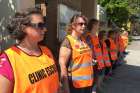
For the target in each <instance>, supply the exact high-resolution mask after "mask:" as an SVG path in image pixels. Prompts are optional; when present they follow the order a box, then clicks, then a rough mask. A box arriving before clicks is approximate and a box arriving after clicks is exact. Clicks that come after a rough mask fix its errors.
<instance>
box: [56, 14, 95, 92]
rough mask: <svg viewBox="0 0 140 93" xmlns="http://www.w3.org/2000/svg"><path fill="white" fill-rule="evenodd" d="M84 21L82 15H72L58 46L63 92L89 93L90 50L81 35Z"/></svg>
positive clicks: (90, 87) (90, 74)
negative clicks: (64, 36)
mask: <svg viewBox="0 0 140 93" xmlns="http://www.w3.org/2000/svg"><path fill="white" fill-rule="evenodd" d="M86 22H87V21H86V18H85V17H84V16H83V15H74V16H73V17H72V19H71V21H70V24H69V25H68V29H67V31H68V33H69V34H68V35H67V36H66V38H65V39H64V41H63V42H62V44H61V47H60V55H59V63H60V68H61V80H62V84H63V86H65V88H64V90H65V93H91V89H92V84H93V68H92V51H91V49H90V47H89V46H88V44H87V43H86V41H85V39H84V38H83V36H82V34H83V33H84V30H85V27H86Z"/></svg>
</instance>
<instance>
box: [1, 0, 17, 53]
mask: <svg viewBox="0 0 140 93" xmlns="http://www.w3.org/2000/svg"><path fill="white" fill-rule="evenodd" d="M16 7H17V3H16V0H0V12H1V13H0V51H2V50H3V49H5V48H8V47H9V46H10V45H11V44H13V43H14V42H15V41H14V40H11V39H10V38H9V35H8V32H7V30H6V24H7V21H8V20H7V19H8V18H9V17H10V16H12V15H13V14H14V13H15V12H16Z"/></svg>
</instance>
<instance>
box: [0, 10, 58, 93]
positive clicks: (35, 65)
mask: <svg viewBox="0 0 140 93" xmlns="http://www.w3.org/2000/svg"><path fill="white" fill-rule="evenodd" d="M8 30H9V32H10V35H11V37H12V38H14V39H16V40H17V41H18V43H17V44H16V45H13V46H12V47H10V48H8V49H6V50H5V51H4V52H3V53H2V54H1V55H0V93H57V92H58V88H59V78H58V71H57V68H56V65H55V61H54V59H53V55H52V53H51V51H50V50H49V49H48V48H47V47H45V46H43V45H40V44H39V42H40V41H42V40H43V38H44V34H45V32H46V26H45V23H44V21H43V16H42V14H41V12H40V11H39V10H37V9H29V10H27V11H25V12H23V13H16V14H15V16H14V17H12V18H11V20H10V22H9V24H8Z"/></svg>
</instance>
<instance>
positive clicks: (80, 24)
mask: <svg viewBox="0 0 140 93" xmlns="http://www.w3.org/2000/svg"><path fill="white" fill-rule="evenodd" d="M77 25H79V26H83V25H84V26H87V24H86V23H77Z"/></svg>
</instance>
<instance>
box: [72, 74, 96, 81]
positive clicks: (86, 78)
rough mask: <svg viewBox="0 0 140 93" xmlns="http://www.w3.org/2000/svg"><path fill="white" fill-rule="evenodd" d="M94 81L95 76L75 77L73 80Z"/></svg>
mask: <svg viewBox="0 0 140 93" xmlns="http://www.w3.org/2000/svg"><path fill="white" fill-rule="evenodd" d="M90 79H93V75H92V76H73V77H72V80H90Z"/></svg>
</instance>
